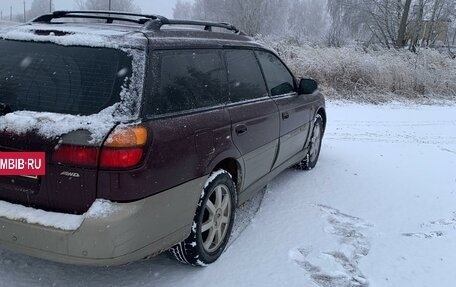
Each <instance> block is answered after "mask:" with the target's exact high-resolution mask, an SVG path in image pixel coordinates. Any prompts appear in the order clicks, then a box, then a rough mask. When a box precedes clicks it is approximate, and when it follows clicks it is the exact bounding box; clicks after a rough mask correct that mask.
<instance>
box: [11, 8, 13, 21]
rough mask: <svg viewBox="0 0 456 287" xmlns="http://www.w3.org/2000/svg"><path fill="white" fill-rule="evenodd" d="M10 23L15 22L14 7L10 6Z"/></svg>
mask: <svg viewBox="0 0 456 287" xmlns="http://www.w3.org/2000/svg"><path fill="white" fill-rule="evenodd" d="M10 22H13V6H10Z"/></svg>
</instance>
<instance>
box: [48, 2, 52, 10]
mask: <svg viewBox="0 0 456 287" xmlns="http://www.w3.org/2000/svg"><path fill="white" fill-rule="evenodd" d="M49 12H50V13H52V0H49Z"/></svg>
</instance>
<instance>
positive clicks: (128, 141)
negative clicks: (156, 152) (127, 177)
mask: <svg viewBox="0 0 456 287" xmlns="http://www.w3.org/2000/svg"><path fill="white" fill-rule="evenodd" d="M146 143H147V130H146V129H145V128H144V127H138V126H136V127H117V128H116V129H114V131H113V132H112V133H111V134H110V135H109V137H108V139H107V140H106V142H105V144H104V145H103V147H102V148H101V149H100V148H99V147H91V146H76V145H67V144H62V145H61V146H59V148H58V149H57V150H56V151H55V152H54V154H53V156H52V159H53V161H54V162H57V163H60V164H70V165H76V166H82V167H97V165H98V158H100V168H106V169H124V168H131V167H135V166H137V165H139V163H140V162H141V160H142V158H143V155H144V147H145V145H146ZM100 152H101V154H100Z"/></svg>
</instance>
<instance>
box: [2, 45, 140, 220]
mask: <svg viewBox="0 0 456 287" xmlns="http://www.w3.org/2000/svg"><path fill="white" fill-rule="evenodd" d="M131 65H132V60H131V58H130V57H129V56H128V55H127V54H126V53H124V52H122V51H120V50H116V49H109V48H93V47H64V46H59V45H55V44H51V43H33V42H19V41H9V40H0V104H2V106H3V109H2V110H3V111H0V152H2V151H35V152H45V153H46V175H45V176H41V177H23V176H2V177H0V200H6V201H9V202H12V203H18V204H23V205H25V206H31V207H35V208H40V209H44V210H48V211H56V212H65V213H75V214H81V213H84V212H85V211H87V210H88V208H89V207H90V206H91V204H92V203H93V201H94V200H95V199H96V194H97V191H96V186H97V184H96V181H97V165H96V164H95V165H94V164H93V163H91V164H88V163H87V162H84V160H85V159H84V156H87V155H88V154H89V155H90V156H92V157H96V158H98V154H99V150H100V147H101V145H102V143H103V141H104V140H105V138H106V137H107V135H108V134H109V132H110V131H111V130H112V129H113V128H114V126H115V125H116V124H117V120H116V118H115V116H114V114H115V113H116V110H117V109H118V105H119V102H121V94H122V92H123V89H124V88H125V85H126V83H127V81H128V79H129V77H131V75H132V66H131ZM65 145H71V146H72V147H77V148H78V150H76V152H75V150H72V152H73V153H72V156H75V157H76V158H75V160H74V162H73V163H71V164H62V163H60V162H59V160H58V158H56V151H57V150H59V149H60V148H61V147H62V146H65ZM78 151H81V153H79V154H78ZM88 151H89V152H88ZM62 155H63V156H65V154H64V153H63V154H62V153H60V156H62ZM66 155H68V154H66Z"/></svg>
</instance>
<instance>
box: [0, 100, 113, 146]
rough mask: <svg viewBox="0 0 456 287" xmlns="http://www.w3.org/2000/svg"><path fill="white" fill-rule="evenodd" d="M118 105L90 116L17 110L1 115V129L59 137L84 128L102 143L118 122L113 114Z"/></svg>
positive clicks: (94, 140)
mask: <svg viewBox="0 0 456 287" xmlns="http://www.w3.org/2000/svg"><path fill="white" fill-rule="evenodd" d="M117 106H118V105H114V106H111V107H109V108H106V109H104V110H103V111H101V112H100V113H98V114H95V115H90V116H75V115H66V114H56V113H46V112H31V111H17V112H13V113H9V114H6V115H4V116H2V117H0V130H1V131H6V132H10V133H15V134H25V133H27V132H31V131H34V132H35V133H37V134H38V135H40V136H42V137H44V138H57V137H60V136H61V135H64V134H67V133H70V132H72V131H76V130H82V129H84V130H87V131H89V132H90V133H91V137H92V141H93V142H94V143H100V142H101V141H102V140H103V139H104V137H106V134H107V133H108V132H109V131H110V130H111V129H112V127H113V126H114V125H115V124H116V122H117V119H116V117H114V116H113V113H114V111H115V110H116V108H117Z"/></svg>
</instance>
